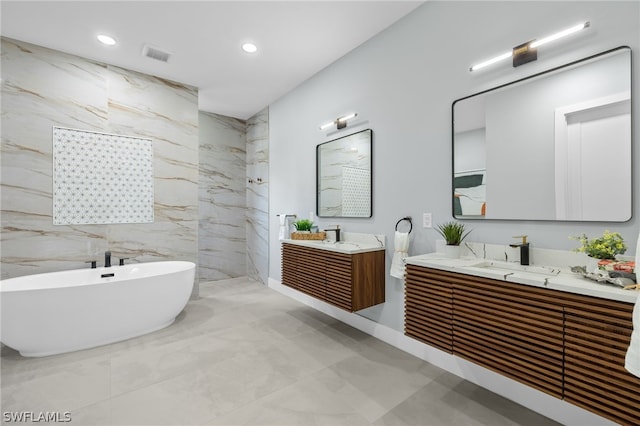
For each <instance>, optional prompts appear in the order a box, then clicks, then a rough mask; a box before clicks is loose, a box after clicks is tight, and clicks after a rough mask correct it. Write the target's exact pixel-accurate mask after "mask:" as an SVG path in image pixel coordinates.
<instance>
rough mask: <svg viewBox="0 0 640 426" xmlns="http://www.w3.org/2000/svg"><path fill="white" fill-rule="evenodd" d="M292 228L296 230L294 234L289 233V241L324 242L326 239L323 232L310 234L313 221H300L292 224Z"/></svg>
mask: <svg viewBox="0 0 640 426" xmlns="http://www.w3.org/2000/svg"><path fill="white" fill-rule="evenodd" d="M293 226H295V228H296V232H292V233H291V239H293V240H324V239H325V237H326V233H325V232H311V229H312V228H313V227H314V226H313V221H311V220H309V219H300V220H298V221H296V222H294V224H293Z"/></svg>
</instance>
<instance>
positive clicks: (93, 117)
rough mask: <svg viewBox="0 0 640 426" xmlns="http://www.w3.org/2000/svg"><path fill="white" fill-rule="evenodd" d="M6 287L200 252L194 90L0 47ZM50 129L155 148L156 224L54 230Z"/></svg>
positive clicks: (18, 46) (16, 44)
mask: <svg viewBox="0 0 640 426" xmlns="http://www.w3.org/2000/svg"><path fill="white" fill-rule="evenodd" d="M1 61H2V77H3V78H2V100H1V106H2V147H1V153H2V159H1V163H2V171H1V189H2V219H1V224H2V240H1V249H2V258H1V260H2V265H1V266H2V275H1V277H2V278H3V279H5V278H10V277H15V276H21V275H28V274H35V273H42V272H50V271H57V270H64V269H76V268H83V267H86V265H85V261H87V260H91V259H96V260H100V259H101V257H102V253H103V252H104V251H105V250H107V249H108V250H111V251H112V252H113V255H114V256H115V257H118V256H122V257H131V258H134V259H132V260H131V262H146V261H156V260H189V261H192V262H197V260H198V259H197V250H198V243H197V238H198V92H197V89H195V88H193V87H189V86H185V85H180V84H177V83H174V82H170V81H166V80H162V79H159V78H156V77H153V76H149V75H144V74H140V73H136V72H133V71H129V70H125V69H122V68H119V67H115V66H111V65H106V64H102V63H98V62H94V61H91V60H89V59H85V58H80V57H77V56H73V55H69V54H65V53H62V52H58V51H55V50H51V49H47V48H43V47H39V46H35V45H32V44H28V43H25V42H21V41H16V40H12V39H7V38H2V56H1ZM53 126H61V127H68V128H74V129H81V130H87V131H96V132H104V133H113V134H123V135H131V136H135V137H140V138H149V139H152V140H153V141H154V153H153V154H154V188H155V203H154V217H155V221H154V223H149V224H117V225H58V226H54V225H53V220H52V209H53V207H52V204H53V197H52V187H53V186H52V181H53V177H52V169H53V167H52V160H53V159H52V129H53Z"/></svg>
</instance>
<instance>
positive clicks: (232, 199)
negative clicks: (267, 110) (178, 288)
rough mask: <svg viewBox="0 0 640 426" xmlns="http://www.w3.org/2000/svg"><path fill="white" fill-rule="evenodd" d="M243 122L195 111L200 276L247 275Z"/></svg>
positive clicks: (215, 277)
mask: <svg viewBox="0 0 640 426" xmlns="http://www.w3.org/2000/svg"><path fill="white" fill-rule="evenodd" d="M245 128H246V125H245V122H244V121H242V120H238V119H235V118H230V117H224V116H221V115H217V114H211V113H206V112H200V157H199V158H200V183H199V201H200V213H199V218H200V222H199V259H200V263H199V274H200V280H201V281H205V280H206V281H208V280H221V279H226V278H234V277H240V276H246V275H247V266H246V257H247V247H246V236H245V220H246V219H245V216H246V211H247V209H246V195H245V175H246V172H245V169H246V152H245V139H246V130H245Z"/></svg>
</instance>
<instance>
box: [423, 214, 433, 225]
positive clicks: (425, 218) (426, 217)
mask: <svg viewBox="0 0 640 426" xmlns="http://www.w3.org/2000/svg"><path fill="white" fill-rule="evenodd" d="M422 227H423V228H431V227H432V225H431V213H423V214H422Z"/></svg>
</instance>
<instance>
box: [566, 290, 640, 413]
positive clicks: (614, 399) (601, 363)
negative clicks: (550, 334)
mask: <svg viewBox="0 0 640 426" xmlns="http://www.w3.org/2000/svg"><path fill="white" fill-rule="evenodd" d="M568 299H569V300H567V301H566V307H565V341H564V344H565V346H564V350H565V360H564V368H565V385H564V399H565V400H567V401H569V402H571V403H572V404H574V405H577V406H580V407H583V408H585V409H587V410H590V411H593V412H595V413H598V414H600V415H601V416H603V417H607V418H609V419H611V420H613V421H615V422H617V423H620V424H624V425H639V424H640V378H638V377H636V376H634V375H632V374H630V373H629V372H628V371H627V370H625V368H624V359H625V355H626V352H627V348H628V347H629V342H630V340H631V331H632V329H633V326H632V312H633V304H631V303H624V302H618V301H613V300H607V299H600V298H595V297H588V296H577V295H571V296H570V297H569V298H568Z"/></svg>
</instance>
